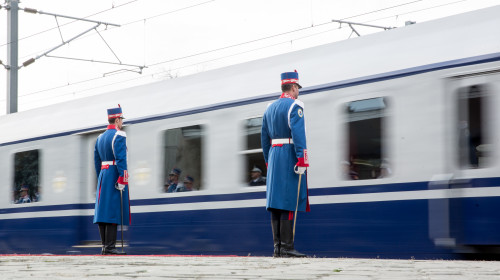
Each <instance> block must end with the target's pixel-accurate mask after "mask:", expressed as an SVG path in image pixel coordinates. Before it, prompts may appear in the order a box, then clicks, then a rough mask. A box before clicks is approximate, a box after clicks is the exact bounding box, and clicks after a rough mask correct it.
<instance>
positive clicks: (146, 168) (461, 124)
mask: <svg viewBox="0 0 500 280" xmlns="http://www.w3.org/2000/svg"><path fill="white" fill-rule="evenodd" d="M498 14H500V6H497V7H492V8H488V9H483V10H479V11H475V12H470V13H466V14H462V15H457V16H452V17H448V18H443V19H439V20H435V21H431V22H426V23H419V24H415V25H411V26H406V27H403V28H398V29H394V30H389V31H384V32H381V33H377V34H372V35H368V36H363V37H359V38H354V39H349V40H346V41H342V42H337V43H332V44H328V45H323V46H318V47H314V48H310V49H305V50H301V51H296V52H293V53H288V54H283V55H279V56H275V57H270V58H266V59H261V60H257V61H252V62H248V63H243V64H240V65H235V66H230V67H226V68H222V69H217V70H212V71H207V72H204V73H200V74H196V75H191V76H186V77H181V78H176V79H172V80H166V81H161V82H157V83H153V84H148V85H142V86H137V87H133V88H129V89H123V90H118V91H115V92H111V93H106V94H102V95H99V96H93V97H88V98H82V99H79V100H75V101H70V102H65V103H61V104H56V105H51V106H46V107H43V108H38V109H33V110H29V111H25V112H19V113H16V114H12V115H7V116H2V117H0V131H2V133H1V134H0V193H2V195H1V196H0V237H1V238H0V253H53V254H71V253H73V254H87V253H99V252H100V251H99V249H97V248H96V246H95V244H96V242H95V241H97V240H98V239H99V235H98V230H97V226H95V225H93V224H92V216H93V209H94V201H95V188H96V187H95V184H96V174H95V171H94V170H93V168H92V166H93V158H92V156H93V147H94V143H95V139H96V138H97V136H98V135H99V134H100V133H101V132H102V131H104V129H105V127H106V123H105V121H106V109H107V108H110V107H113V106H116V103H120V104H121V106H122V107H123V110H124V113H125V115H126V116H127V119H126V122H125V131H126V133H127V144H128V151H129V169H130V170H129V172H130V196H131V205H132V209H131V212H132V224H131V226H130V227H128V228H126V229H125V241H126V245H127V247H128V248H127V252H128V253H129V254H187V255H193V254H204V255H222V254H223V255H231V254H235V255H248V254H251V255H263V256H265V255H271V254H272V234H271V230H270V226H269V222H270V218H269V214H268V213H267V212H266V210H265V186H257V187H250V186H248V180H249V179H250V178H249V176H248V175H249V171H250V170H251V169H252V167H253V166H258V167H259V168H261V169H263V170H264V173H265V165H264V164H263V158H262V150H261V148H260V143H259V141H258V139H260V137H259V133H260V122H261V117H262V115H263V113H264V111H265V108H266V106H267V104H268V103H270V102H272V101H273V100H275V99H276V98H278V97H279V95H280V92H278V90H279V74H280V73H282V72H285V71H291V70H293V69H297V70H298V71H299V72H300V74H301V84H302V85H303V86H304V88H303V89H302V90H301V95H300V97H299V98H300V99H301V100H303V101H304V103H305V109H304V112H305V115H306V129H307V141H308V151H309V153H310V155H309V156H310V162H311V167H310V168H309V171H308V172H309V176H308V180H309V181H308V184H309V188H310V191H309V195H310V202H311V210H312V211H311V212H310V213H305V214H302V213H300V214H299V218H298V223H297V236H296V245H297V248H298V249H299V250H300V251H302V252H305V253H308V254H311V255H316V256H329V257H339V256H347V257H387V258H391V257H416V258H456V257H460V256H462V254H464V253H482V252H494V253H496V249H497V246H499V245H500V235H498V234H497V233H498V232H500V218H499V216H498V213H499V212H500V211H499V210H500V209H499V208H500V206H499V205H500V185H499V184H500V177H499V176H498V173H499V169H500V162H499V160H497V159H498V158H499V155H498V153H499V151H500V142H499V139H500V132H499V130H497V129H496V128H497V127H500V123H499V122H500V115H499V114H500V112H498V110H496V108H497V107H499V106H500V98H499V96H498V93H500V52H499V46H500V38H499V37H498V36H496V30H495V28H496V26H498V25H499V24H500V18H499V17H498ZM172 168H179V169H181V170H182V173H181V178H182V177H184V176H186V175H190V176H192V177H193V178H194V190H193V191H191V192H178V193H166V192H165V191H164V190H165V188H164V187H165V183H166V180H167V179H168V174H169V172H170V170H171V169H172ZM23 187H24V188H27V189H28V191H27V194H23V192H22V190H23ZM21 195H28V196H29V197H30V198H31V202H30V203H19V202H20V198H21ZM98 246H99V245H98Z"/></svg>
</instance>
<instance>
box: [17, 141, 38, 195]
mask: <svg viewBox="0 0 500 280" xmlns="http://www.w3.org/2000/svg"><path fill="white" fill-rule="evenodd" d="M40 191H41V188H40V152H39V150H31V151H25V152H19V153H16V154H15V155H14V189H13V203H15V204H22V203H32V202H37V201H40Z"/></svg>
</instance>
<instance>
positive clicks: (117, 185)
mask: <svg viewBox="0 0 500 280" xmlns="http://www.w3.org/2000/svg"><path fill="white" fill-rule="evenodd" d="M125 186H126V185H123V184H118V183H116V184H115V189H117V190H119V191H123V190H124V189H125Z"/></svg>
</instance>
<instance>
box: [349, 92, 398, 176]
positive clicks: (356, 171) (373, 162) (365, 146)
mask: <svg viewBox="0 0 500 280" xmlns="http://www.w3.org/2000/svg"><path fill="white" fill-rule="evenodd" d="M386 107H387V100H386V98H383V97H379V98H372V99H365V100H358V101H353V102H350V103H348V105H347V130H348V134H347V135H348V142H347V144H348V154H347V159H346V160H344V161H343V162H342V168H343V170H342V173H343V176H344V179H346V180H363V179H377V178H384V177H388V176H390V175H391V168H390V166H389V162H388V161H387V159H384V154H383V143H384V123H385V118H386V117H385V115H386Z"/></svg>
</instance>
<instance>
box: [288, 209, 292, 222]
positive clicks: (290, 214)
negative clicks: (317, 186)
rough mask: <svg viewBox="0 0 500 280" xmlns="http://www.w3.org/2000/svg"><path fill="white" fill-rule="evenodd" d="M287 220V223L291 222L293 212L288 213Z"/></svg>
mask: <svg viewBox="0 0 500 280" xmlns="http://www.w3.org/2000/svg"><path fill="white" fill-rule="evenodd" d="M288 220H289V221H292V220H293V212H292V211H290V212H288Z"/></svg>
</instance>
